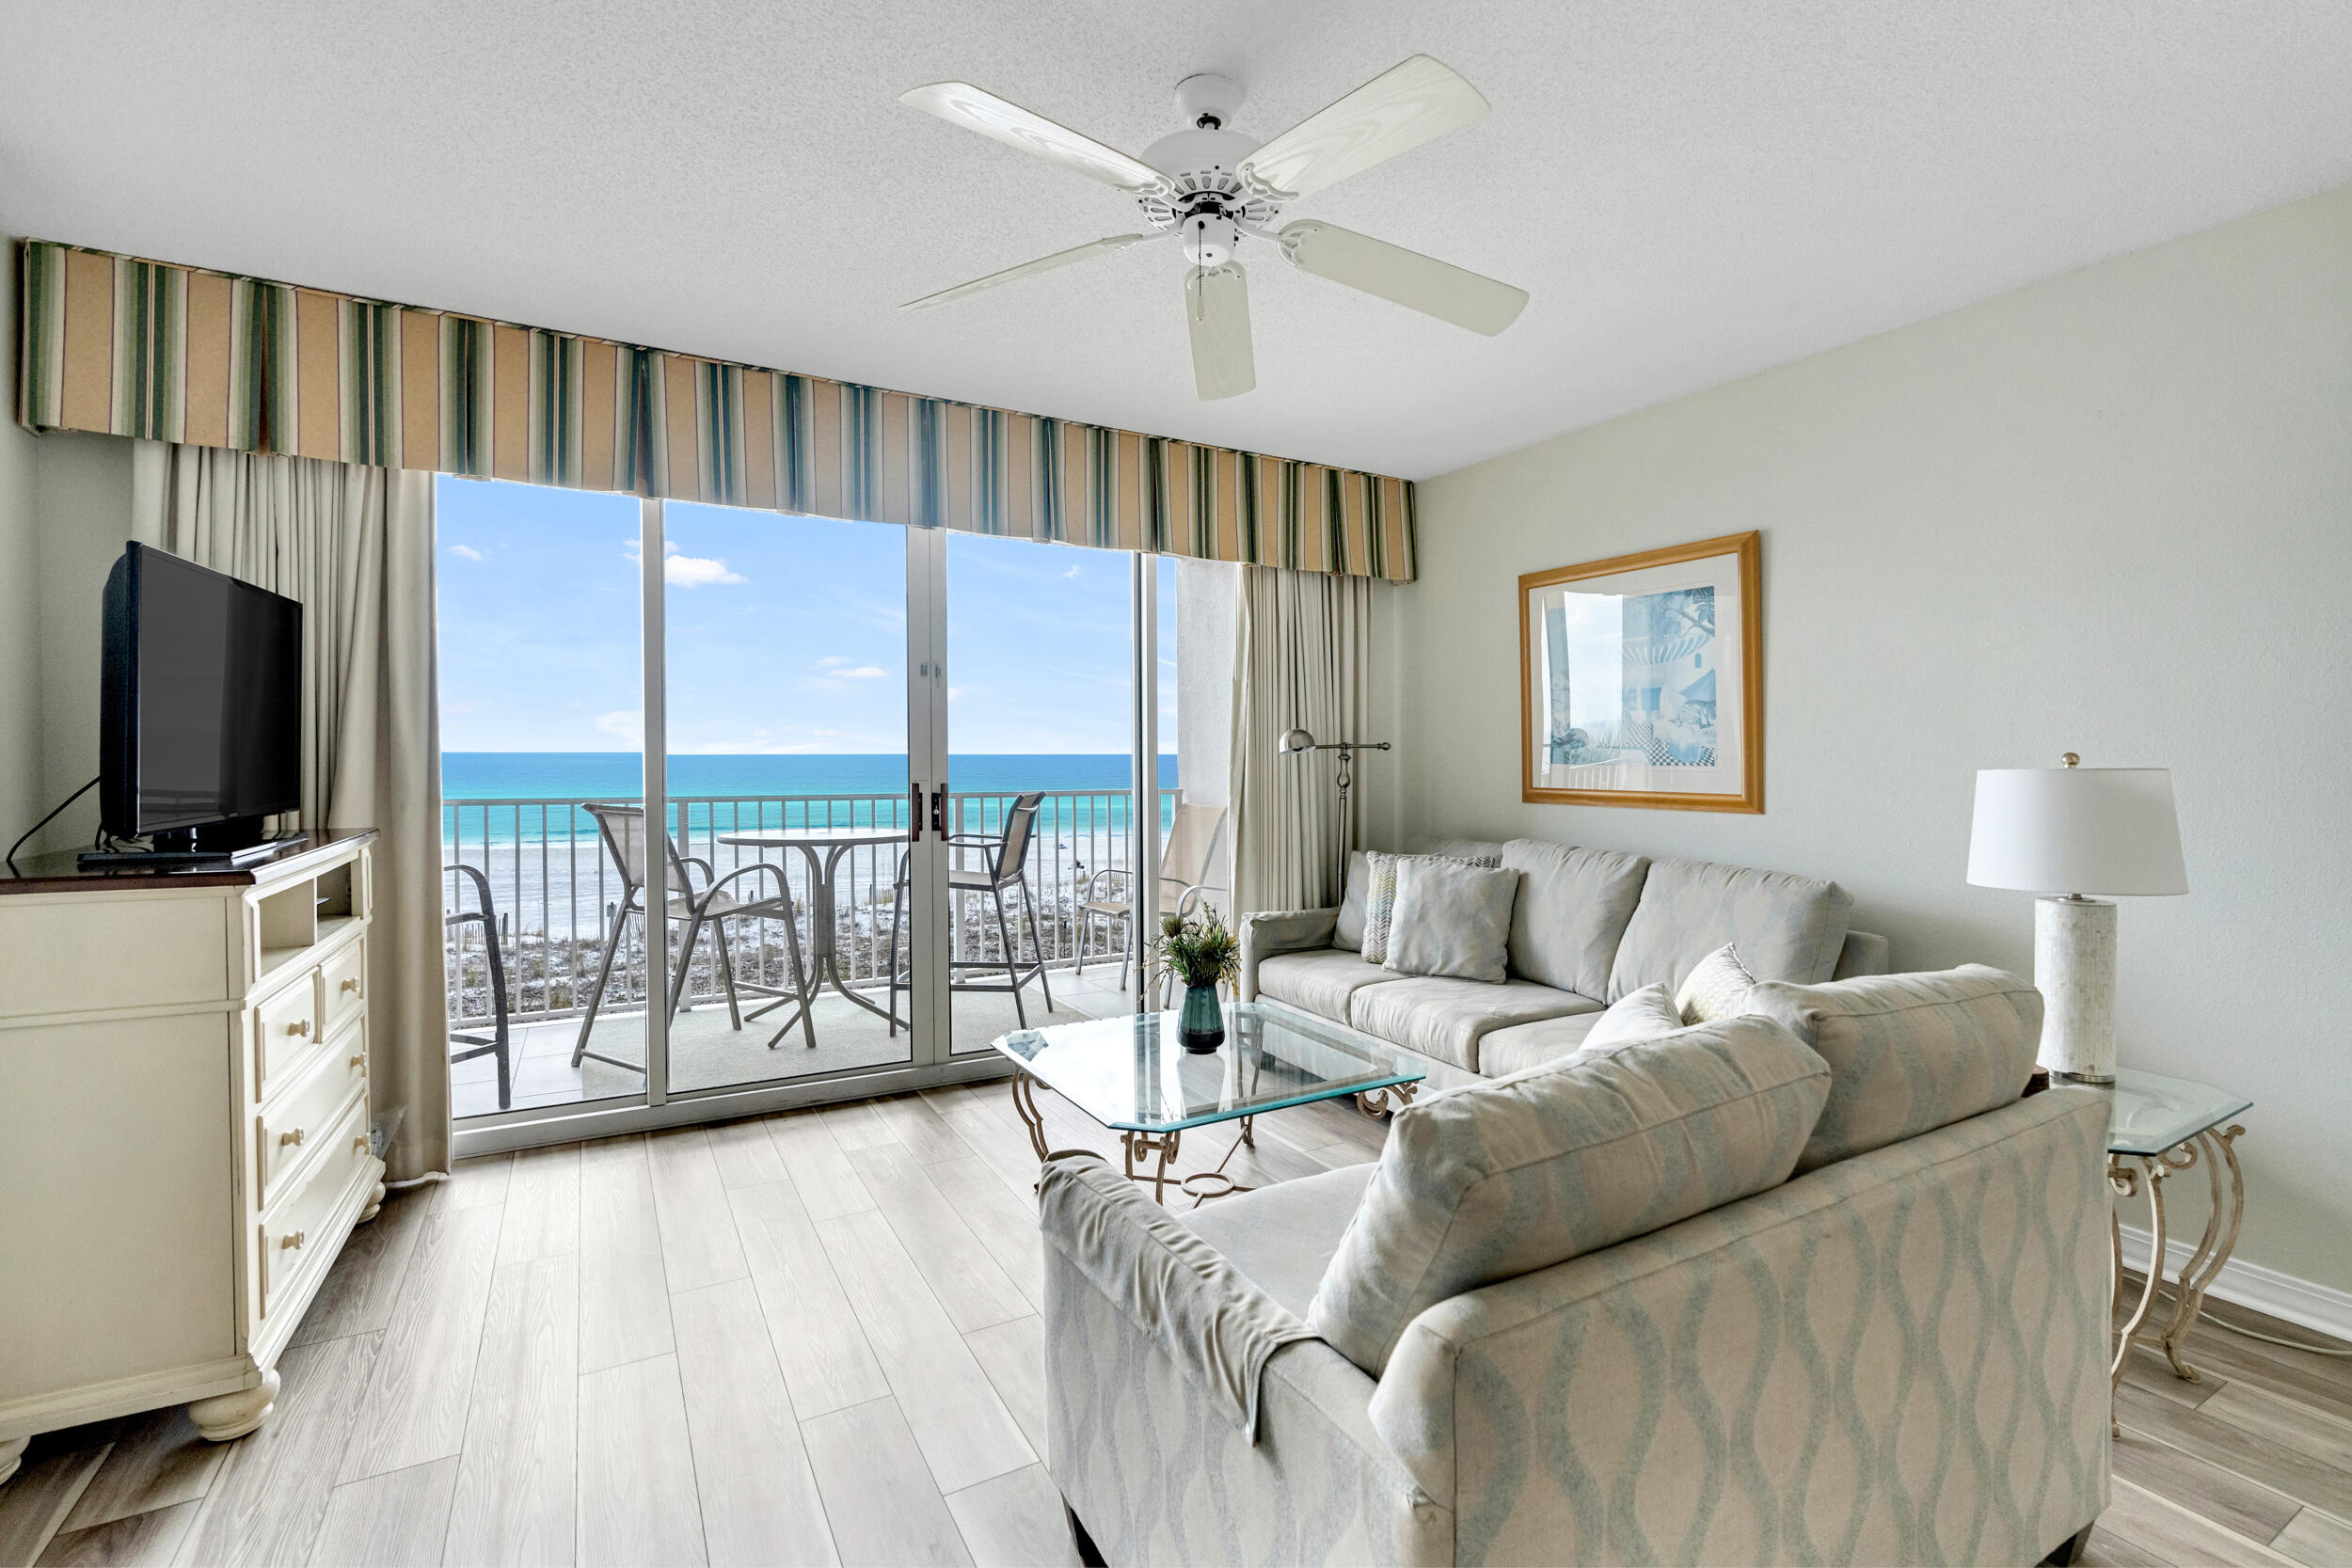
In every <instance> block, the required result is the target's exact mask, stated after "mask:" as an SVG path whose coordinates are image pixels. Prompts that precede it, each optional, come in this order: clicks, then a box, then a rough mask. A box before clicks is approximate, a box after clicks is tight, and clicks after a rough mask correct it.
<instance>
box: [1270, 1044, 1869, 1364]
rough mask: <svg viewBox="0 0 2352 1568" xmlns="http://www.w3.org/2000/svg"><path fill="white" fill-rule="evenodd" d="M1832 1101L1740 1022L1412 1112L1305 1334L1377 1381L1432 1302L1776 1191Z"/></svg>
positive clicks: (1583, 1059)
mask: <svg viewBox="0 0 2352 1568" xmlns="http://www.w3.org/2000/svg"><path fill="white" fill-rule="evenodd" d="M1828 1093H1829V1069H1828V1067H1827V1066H1826V1065H1825V1064H1824V1063H1823V1062H1822V1060H1821V1059H1820V1057H1819V1056H1817V1055H1815V1054H1814V1053H1812V1052H1810V1051H1808V1050H1806V1049H1805V1047H1804V1042H1803V1041H1801V1040H1799V1039H1798V1038H1797V1037H1795V1036H1794V1035H1791V1034H1790V1033H1789V1032H1788V1030H1786V1029H1784V1028H1782V1027H1781V1026H1780V1025H1779V1024H1777V1023H1775V1022H1772V1020H1771V1019H1767V1018H1751V1017H1742V1018H1732V1019H1725V1020H1724V1021H1723V1022H1720V1023H1708V1024H1702V1025H1700V1026H1699V1027H1697V1028H1695V1029H1685V1030H1683V1031H1681V1032H1680V1033H1679V1034H1677V1035H1675V1036H1674V1037H1671V1038H1668V1039H1660V1040H1639V1041H1635V1042H1633V1043H1631V1044H1629V1045H1627V1046H1625V1047H1623V1048H1622V1049H1620V1050H1617V1051H1612V1052H1604V1053H1601V1054H1599V1055H1589V1056H1572V1057H1567V1058H1565V1059H1563V1060H1560V1061H1556V1062H1547V1063H1545V1064H1544V1065H1542V1066H1541V1067H1535V1068H1531V1069H1528V1070H1527V1071H1525V1072H1521V1073H1518V1074H1515V1075H1514V1076H1512V1077H1509V1078H1497V1079H1490V1080H1487V1081H1486V1082H1483V1083H1478V1084H1472V1085H1467V1086H1464V1087H1461V1088H1457V1089H1454V1090H1451V1091H1450V1092H1447V1093H1444V1094H1438V1095H1433V1096H1432V1097H1430V1098H1429V1099H1428V1100H1425V1101H1422V1102H1421V1103H1419V1104H1416V1105H1408V1106H1406V1108H1405V1109H1404V1110H1402V1111H1399V1112H1398V1113H1397V1114H1396V1119H1395V1120H1394V1121H1393V1122H1392V1123H1391V1125H1390V1128H1389V1140H1388V1146H1387V1147H1386V1148H1384V1149H1382V1150H1381V1154H1380V1161H1379V1165H1378V1167H1377V1169H1375V1172H1374V1173H1373V1178H1372V1183H1371V1185H1370V1186H1368V1187H1366V1188H1365V1189H1364V1196H1363V1200H1362V1202H1361V1203H1360V1204H1359V1206H1358V1208H1357V1210H1356V1216H1355V1218H1354V1219H1352V1220H1350V1221H1349V1222H1348V1226H1347V1230H1346V1232H1345V1234H1343V1236H1342V1237H1341V1238H1340V1244H1339V1249H1338V1250H1337V1251H1336V1252H1335V1253H1334V1254H1333V1255H1332V1258H1331V1263H1330V1266H1329V1267H1328V1268H1327V1269H1326V1270H1325V1271H1324V1275H1323V1282H1322V1283H1321V1284H1320V1285H1319V1286H1317V1287H1316V1289H1315V1299H1314V1302H1313V1304H1312V1305H1311V1306H1310V1307H1308V1309H1307V1323H1308V1326H1310V1327H1311V1328H1312V1329H1313V1330H1314V1331H1315V1332H1316V1333H1317V1334H1319V1335H1321V1336H1322V1337H1323V1338H1325V1339H1326V1340H1327V1341H1328V1342H1329V1343H1330V1345H1331V1347H1332V1348H1333V1349H1335V1350H1337V1351H1338V1352H1339V1353H1340V1354H1342V1355H1344V1356H1346V1357H1347V1358H1348V1359H1349V1360H1350V1361H1353V1362H1354V1363H1356V1365H1357V1366H1359V1367H1361V1368H1362V1369H1363V1370H1365V1371H1367V1372H1370V1373H1371V1374H1372V1375H1373V1376H1375V1377H1377V1376H1379V1375H1380V1372H1381V1370H1382V1369H1383V1368H1385V1367H1386V1366H1387V1365H1388V1362H1389V1356H1390V1354H1391V1352H1393V1351H1394V1350H1395V1348H1396V1342H1397V1340H1398V1338H1400V1337H1401V1336H1402V1335H1403V1334H1404V1333H1405V1330H1406V1325H1407V1324H1409V1323H1411V1322H1412V1321H1413V1320H1414V1319H1415V1318H1417V1317H1419V1316H1420V1315H1421V1314H1422V1312H1424V1311H1426V1310H1427V1309H1428V1308H1430V1307H1434V1306H1436V1305H1437V1304H1438V1302H1441V1301H1445V1300H1448V1299H1449V1298H1451V1297H1454V1296H1457V1295H1460V1294H1461V1293H1462V1292H1463V1291H1472V1290H1476V1289H1477V1288H1478V1287H1479V1286H1481V1285H1486V1284H1491V1283H1492V1282H1494V1281H1495V1280H1498V1279H1509V1278H1512V1277H1514V1276H1515V1275H1523V1274H1526V1273H1527V1272H1529V1271H1530V1270H1532V1269H1540V1268H1545V1267H1547V1266H1549V1265H1550V1264H1553V1263H1559V1262H1565V1260H1567V1259H1571V1258H1575V1257H1577V1256H1579V1255H1581V1254H1582V1253H1587V1252H1592V1251H1595V1250H1597V1249H1598V1248H1601V1247H1605V1246H1610V1245H1613V1243H1618V1242H1621V1241H1624V1240H1626V1239H1628V1238H1629V1237H1633V1236H1640V1235H1645V1234H1646V1233H1648V1232H1649V1231H1652V1230H1656V1229H1658V1228H1659V1227H1661V1226H1667V1225H1672V1224H1674V1223H1675V1222H1676V1221H1677V1220H1682V1219H1688V1218H1690V1217H1691V1216H1692V1214H1696V1213H1701V1212H1705V1211H1707V1210H1709V1209H1713V1208H1717V1207H1720V1206H1721V1205H1723V1204H1725V1203H1729V1202H1732V1201H1733V1200H1735V1199H1737V1198H1742V1197H1745V1196H1748V1195H1749V1194H1751V1193H1758V1192H1762V1191H1764V1190H1765V1189H1766V1188H1768V1187H1776V1186H1778V1185H1779V1184H1780V1183H1781V1182H1783V1181H1786V1180H1788V1172H1789V1169H1790V1167H1791V1166H1793V1165H1794V1164H1796V1162H1797V1155H1798V1152H1799V1151H1800V1150H1801V1149H1803V1148H1804V1140H1805V1135H1806V1134H1807V1133H1808V1132H1811V1131H1812V1130H1813V1122H1814V1118H1815V1117H1818V1116H1820V1112H1821V1101H1822V1100H1823V1099H1824V1097H1826V1096H1827V1094H1828Z"/></svg>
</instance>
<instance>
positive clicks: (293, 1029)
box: [286, 1018, 310, 1039]
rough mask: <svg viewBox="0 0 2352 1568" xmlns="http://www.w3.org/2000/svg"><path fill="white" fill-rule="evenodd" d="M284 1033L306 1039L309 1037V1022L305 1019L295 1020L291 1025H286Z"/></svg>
mask: <svg viewBox="0 0 2352 1568" xmlns="http://www.w3.org/2000/svg"><path fill="white" fill-rule="evenodd" d="M286 1033H288V1034H289V1035H300V1036H302V1037H304V1038H306V1039H307V1038H309V1037H310V1020H309V1019H307V1018H298V1019H295V1020H294V1022H292V1023H289V1024H287V1025H286Z"/></svg>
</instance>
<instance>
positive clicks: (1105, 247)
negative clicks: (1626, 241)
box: [898, 55, 1527, 401]
mask: <svg viewBox="0 0 2352 1568" xmlns="http://www.w3.org/2000/svg"><path fill="white" fill-rule="evenodd" d="M898 102H899V103H905V104H909V105H911V106H913V107H914V108H917V109H921V110H923V111H924V112H925V113H927V114H932V115H937V116H938V117H939V118H940V119H944V120H946V121H947V122H948V123H950V124H952V125H961V126H962V127H963V128H964V129H966V130H968V131H977V132H978V133H979V134H980V135H984V136H990V137H993V138H994V139H995V140H997V141H1000V142H1003V143H1004V144H1005V145H1007V146H1008V147H1015V148H1018V149H1020V150H1022V151H1024V152H1029V153H1034V154H1036V155H1037V156H1038V157H1041V158H1047V159H1051V160H1052V161H1053V162H1055V163H1057V164H1059V165H1061V166H1063V167H1065V168H1071V169H1075V170H1076V171H1077V172H1079V173H1080V174H1083V175H1086V176H1087V177H1089V179H1093V180H1099V181H1101V182H1103V183H1104V184H1106V185H1109V186H1111V187H1113V188H1114V189H1117V190H1121V191H1124V192H1126V193H1127V194H1128V195H1130V196H1132V197H1134V198H1136V206H1138V207H1140V208H1141V209H1142V210H1143V215H1144V218H1145V220H1146V221H1147V222H1148V223H1149V224H1150V225H1151V227H1150V228H1149V229H1147V230H1144V231H1143V232H1141V233H1136V234H1115V235H1112V236H1111V237H1110V238H1108V239H1102V240H1096V241H1094V242H1093V243H1092V244H1090V245H1077V246H1074V247H1073V248H1071V249H1069V250H1061V251H1056V252H1055V253H1054V254H1053V255H1051V256H1041V257H1039V258H1038V259H1037V260H1036V261H1025V262H1023V263H1022V264H1021V265H1020V266H1017V267H1008V268H1006V269H1005V270H1004V271H1003V272H995V273H991V274H989V275H988V276H987V277H976V278H974V279H973V280H972V281H971V282H969V283H959V284H957V285H956V286H955V287H954V288H952V289H942V290H941V291H939V293H934V294H926V295H924V296H923V297H922V298H921V299H914V300H909V301H908V302H907V303H906V304H904V305H901V306H900V307H898V309H901V310H925V309H930V307H932V306H934V305H945V304H946V303H947V302H948V301H949V300H954V299H961V298H963V297H964V296H965V295H966V294H974V293H979V292H980V291H981V290H982V289H993V288H994V287H996V286H997V285H998V284H1000V283H1009V282H1011V281H1013V280H1014V279H1015V278H1019V277H1030V276H1032V275H1034V274H1037V273H1041V272H1050V271H1052V270H1053V269H1054V268H1056V267H1066V266H1068V265H1070V264H1071V263H1072V262H1073V261H1085V260H1086V259H1087V258H1089V256H1104V255H1108V254H1109V253H1110V252H1112V251H1114V250H1124V249H1126V248H1127V247H1128V246H1129V245H1143V244H1147V243H1149V242H1152V241H1154V240H1163V239H1168V238H1171V237H1177V238H1181V239H1182V241H1183V244H1184V259H1185V260H1186V261H1190V262H1191V263H1192V269H1191V270H1190V271H1189V272H1187V273H1186V274H1185V275H1184V317H1185V320H1186V322H1187V323H1188V324H1189V325H1190V326H1191V329H1192V373H1193V384H1194V387H1195V388H1196V389H1197V390H1198V391H1199V393H1200V397H1201V398H1202V400H1204V401H1206V400H1209V399H1213V398H1230V397H1232V396H1234V395H1236V394H1237V393H1241V392H1247V391H1248V390H1249V389H1250V388H1252V387H1255V386H1256V385H1257V384H1258V374H1257V367H1256V363H1255V361H1254V359H1253V358H1252V356H1251V354H1250V348H1249V285H1248V275H1247V274H1246V273H1245V272H1244V271H1243V270H1242V266H1241V263H1240V262H1239V261H1235V260H1234V259H1233V257H1234V253H1235V252H1236V251H1237V250H1238V249H1239V248H1240V246H1241V245H1242V243H1243V242H1244V241H1245V240H1263V241H1264V242H1265V243H1266V244H1268V245H1273V246H1274V247H1275V249H1276V250H1277V251H1279V253H1280V254H1281V257H1282V259H1283V260H1284V261H1288V262H1289V263H1290V264H1291V265H1293V266H1295V267H1296V268H1298V269H1299V270H1300V271H1301V272H1310V273H1313V274H1314V275H1315V276H1316V277H1327V278H1329V279H1330V280H1331V281H1333V282H1334V283H1342V284H1345V285H1346V286H1347V287H1348V288H1351V289H1360V290H1362V291H1363V292H1364V293H1369V294H1377V295H1379V296H1380V297H1381V298H1382V299H1386V300H1391V301H1393V302H1395V303H1396V304H1398V305H1403V306H1406V307H1407V308H1408V309H1415V310H1419V311H1422V312H1423V313H1424V314H1427V315H1432V316H1436V317H1437V318H1438V319H1439V320H1440V321H1449V322H1452V323H1454V325H1456V326H1467V327H1469V328H1470V330H1471V331H1473V332H1482V333H1485V334H1486V336H1488V337H1492V336H1494V335H1495V334H1496V333H1498V332H1500V331H1502V329H1503V328H1504V327H1506V326H1508V325H1511V323H1512V322H1513V321H1514V320H1516V319H1517V318H1518V313H1519V310H1520V309H1521V308H1522V307H1524V306H1525V305H1526V304H1527V291H1526V290H1524V289H1515V288H1513V287H1511V285H1509V284H1508V283H1498V282H1497V281H1495V280H1494V279H1493V278H1491V277H1481V276H1480V275H1479V274H1477V273H1474V272H1469V271H1466V270H1464V269H1463V268H1461V267H1457V266H1453V265H1451V264H1449V263H1447V262H1444V261H1438V260H1437V259H1436V258H1435V257H1430V256H1423V255H1422V254H1421V253H1420V252H1418V251H1411V250H1406V249H1405V248H1404V247H1403V246H1401V245H1390V244H1389V243H1388V242H1386V241H1385V240H1375V239H1374V238H1372V237H1371V236H1370V235H1367V234H1359V233H1357V232H1355V231H1354V230H1348V229H1342V228H1340V227H1339V226H1338V225H1337V224H1331V223H1325V222H1323V221H1321V220H1320V219H1316V218H1302V219H1299V220H1297V221H1295V222H1293V223H1291V224H1288V225H1286V226H1284V227H1283V228H1281V229H1279V230H1277V229H1276V228H1274V223H1275V220H1276V218H1277V217H1278V216H1279V214H1280V213H1281V211H1282V208H1283V205H1284V204H1285V203H1287V202H1291V201H1295V200H1297V199H1298V198H1301V197H1305V196H1311V195H1313V194H1314V193H1315V192H1317V191H1319V190H1322V189H1323V188H1324V187H1325V186H1327V185H1332V184H1336V183H1338V182H1340V181H1342V180H1344V179H1346V178H1347V177H1348V176H1349V175H1351V174H1361V173H1362V172H1363V171H1364V170H1366V169H1368V168H1372V167H1375V166H1377V165H1380V164H1384V163H1386V162H1388V161H1389V160H1390V159H1391V158H1393V157H1396V156H1398V155H1399V154H1400V153H1405V152H1409V151H1411V150H1413V149H1414V148H1416V147H1419V146H1421V145H1422V144H1423V143H1424V142H1431V141H1435V140H1437V139H1438V137H1439V136H1442V135H1446V134H1447V133H1448V132H1450V131H1458V130H1460V129H1461V128H1462V127H1463V126H1465V125H1468V124H1469V123H1470V121H1471V120H1474V119H1477V118H1478V117H1479V116H1481V115H1483V114H1485V113H1486V100H1485V99H1484V98H1482V97H1480V96H1479V93H1478V89H1477V88H1476V87H1471V86H1470V84H1469V83H1468V82H1466V81H1464V80H1463V79H1462V78H1461V77H1460V76H1459V75H1457V74H1455V73H1454V71H1452V70H1451V69H1449V68H1448V67H1446V66H1444V65H1441V64H1439V63H1438V61H1436V60H1433V59H1431V58H1430V57H1429V56H1428V55H1414V56H1413V57H1412V58H1410V59H1408V60H1406V61H1404V62H1403V63H1402V64H1400V65H1397V66H1394V67H1392V68H1391V69H1390V70H1388V71H1382V72H1381V73H1380V74H1379V75H1377V76H1375V77H1374V78H1373V79H1372V80H1371V81H1369V82H1366V83H1365V84H1364V85H1363V86H1362V87H1358V88H1357V89H1356V90H1355V91H1354V92H1351V93H1349V94H1348V95H1347V96H1346V97H1344V98H1343V99H1341V100H1340V101H1339V102H1338V103H1333V104H1331V105H1330V106H1328V107H1327V108H1325V109H1322V110H1320V111H1318V112H1317V113H1315V114H1312V115H1310V116H1308V117H1307V118H1306V119H1303V120H1301V121H1299V123H1297V124H1296V125H1294V126H1292V127H1291V128H1290V129H1289V130H1287V131H1285V132H1283V133H1282V134H1281V135H1279V136H1277V137H1275V138H1274V139H1273V140H1272V141H1269V142H1264V143H1261V142H1259V141H1258V140H1257V139H1256V138H1255V137H1252V136H1248V135H1243V134H1242V133H1241V132H1239V131H1232V130H1228V129H1226V127H1227V125H1228V124H1229V123H1230V122H1231V121H1232V118H1233V113H1234V111H1235V110H1237V109H1239V108H1240V107H1241V102H1242V89H1241V87H1240V85H1239V84H1238V83H1235V82H1234V81H1232V79H1231V78H1229V77H1224V76H1216V75H1200V76H1187V77H1185V78H1184V80H1183V81H1182V82H1179V83H1178V84H1177V85H1176V107H1177V109H1178V111H1179V112H1181V113H1182V114H1183V115H1184V119H1185V122H1186V124H1187V125H1188V126H1189V127H1190V129H1188V130H1183V131H1178V132H1175V133H1173V134H1172V135H1166V136H1162V137H1161V138H1160V139H1159V140H1158V141H1155V142H1153V143H1152V145H1151V146H1150V147H1147V148H1145V149H1144V150H1143V156H1142V157H1141V158H1131V157H1129V156H1128V155H1127V154H1126V153H1124V152H1121V151H1120V150H1118V149H1116V148H1113V147H1106V146H1104V144H1103V143H1101V142H1099V141H1096V140H1094V139H1093V138H1092V137H1091V136H1084V135H1079V134H1078V133H1077V132H1075V131H1073V130H1071V129H1069V128H1068V127H1067V126H1063V125H1057V124H1056V123H1055V122H1054V121H1052V120H1050V119H1045V118H1044V117H1043V116H1041V115H1036V114H1032V113H1030V112H1029V111H1028V110H1027V109H1025V108H1023V107H1021V105H1019V104H1018V103H1009V102H1008V101H1006V100H1005V99H1002V98H999V97H997V96H996V95H995V94H993V93H990V92H983V91H982V90H981V89H979V88H978V87H974V86H973V85H972V84H971V83H969V82H934V83H932V84H931V85H930V86H929V87H916V88H915V89H914V91H913V92H910V93H907V94H905V95H903V96H902V97H901V98H900V99H899V100H898Z"/></svg>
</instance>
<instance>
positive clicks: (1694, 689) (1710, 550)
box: [1519, 531, 1764, 814]
mask: <svg viewBox="0 0 2352 1568" xmlns="http://www.w3.org/2000/svg"><path fill="white" fill-rule="evenodd" d="M1762 562H1763V536H1762V535H1761V534H1760V533H1757V532H1755V531H1750V532H1747V533H1728V534H1724V536H1723V537H1721V538H1717V539H1701V540H1697V541H1695V542H1693V543H1692V544H1688V545H1672V546H1667V547H1665V548H1664V549H1656V550H1644V551H1642V552H1640V553H1639V554H1635V555H1620V556H1614V557H1612V558H1611V559H1609V560H1607V561H1588V562H1584V563H1583V564H1581V565H1579V566H1561V567H1555V568H1554V569H1552V570H1551V571H1549V572H1530V573H1528V574H1526V575H1525V576H1523V577H1521V578H1519V798H1520V799H1521V800H1526V801H1528V802H1530V803H1534V804H1545V805H1571V806H1646V807H1650V808H1652V809H1657V810H1664V811H1731V812H1749V813H1756V814H1760V813H1762V811H1763V810H1764V618H1763V605H1764V600H1763V564H1762Z"/></svg>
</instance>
